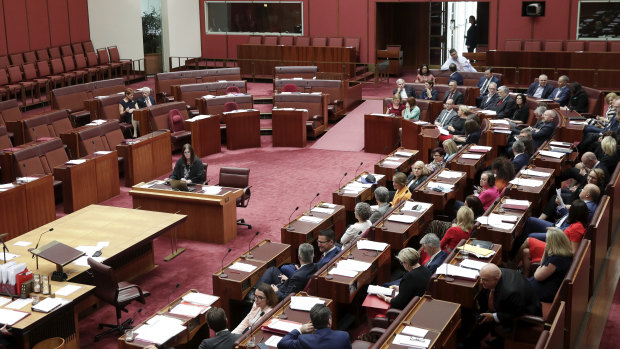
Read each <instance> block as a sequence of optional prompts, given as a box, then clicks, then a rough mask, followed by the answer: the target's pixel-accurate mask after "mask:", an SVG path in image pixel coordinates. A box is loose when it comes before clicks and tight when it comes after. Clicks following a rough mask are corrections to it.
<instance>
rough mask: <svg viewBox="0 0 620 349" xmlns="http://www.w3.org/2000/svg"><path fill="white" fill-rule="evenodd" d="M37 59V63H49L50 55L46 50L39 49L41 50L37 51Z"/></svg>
mask: <svg viewBox="0 0 620 349" xmlns="http://www.w3.org/2000/svg"><path fill="white" fill-rule="evenodd" d="M36 52H37V59H38V60H39V61H49V60H50V54H49V53H48V52H47V50H46V49H41V50H37V51H36Z"/></svg>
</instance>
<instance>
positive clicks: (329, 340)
mask: <svg viewBox="0 0 620 349" xmlns="http://www.w3.org/2000/svg"><path fill="white" fill-rule="evenodd" d="M331 325H332V312H331V311H330V310H329V308H328V307H327V306H325V305H324V304H315V305H314V306H313V307H312V309H310V322H309V323H305V324H303V325H302V326H301V329H299V330H297V329H295V330H292V331H291V332H289V333H287V334H286V336H284V337H283V338H282V339H281V340H280V341H279V342H278V349H325V348H329V349H350V348H351V340H350V339H349V334H348V333H347V332H344V331H334V330H332V329H331V328H330V327H331Z"/></svg>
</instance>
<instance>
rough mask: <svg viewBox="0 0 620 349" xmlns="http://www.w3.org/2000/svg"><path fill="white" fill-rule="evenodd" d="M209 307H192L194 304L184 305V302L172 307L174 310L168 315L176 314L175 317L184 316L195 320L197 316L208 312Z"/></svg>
mask: <svg viewBox="0 0 620 349" xmlns="http://www.w3.org/2000/svg"><path fill="white" fill-rule="evenodd" d="M209 308H211V307H209V306H206V307H205V306H202V305H194V304H189V303H185V302H181V303H179V304H177V305H175V306H174V308H172V309H170V313H171V314H176V315H181V316H186V317H190V318H195V317H197V316H198V315H200V314H202V313H204V312H206V311H207V310H209Z"/></svg>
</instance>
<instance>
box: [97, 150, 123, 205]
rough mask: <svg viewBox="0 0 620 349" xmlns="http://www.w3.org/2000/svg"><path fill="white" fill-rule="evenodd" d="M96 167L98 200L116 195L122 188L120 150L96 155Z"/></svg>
mask: <svg viewBox="0 0 620 349" xmlns="http://www.w3.org/2000/svg"><path fill="white" fill-rule="evenodd" d="M95 169H96V178H97V202H102V201H105V200H107V199H110V198H112V197H115V196H116V195H119V194H120V192H121V190H120V186H119V173H118V152H117V151H116V150H114V151H113V152H111V153H109V154H105V155H96V157H95Z"/></svg>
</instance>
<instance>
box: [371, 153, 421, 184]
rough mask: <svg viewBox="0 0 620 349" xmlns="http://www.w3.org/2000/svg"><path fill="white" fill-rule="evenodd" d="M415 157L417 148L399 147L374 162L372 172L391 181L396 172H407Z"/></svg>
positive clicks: (416, 157) (416, 156)
mask: <svg viewBox="0 0 620 349" xmlns="http://www.w3.org/2000/svg"><path fill="white" fill-rule="evenodd" d="M417 159H418V151H417V150H412V149H407V148H403V147H400V148H398V149H396V150H394V151H393V152H391V153H389V154H388V155H387V156H386V157H384V158H383V159H381V160H379V162H377V163H376V164H375V170H374V172H375V173H377V174H382V175H384V176H385V178H386V181H390V182H391V181H392V177H394V174H396V172H409V169H410V168H411V166H412V165H413V163H414V162H415V161H416V160H417Z"/></svg>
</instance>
